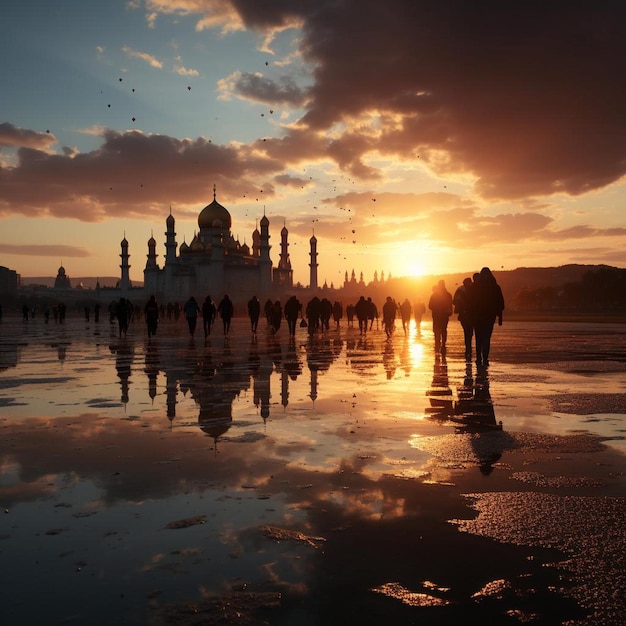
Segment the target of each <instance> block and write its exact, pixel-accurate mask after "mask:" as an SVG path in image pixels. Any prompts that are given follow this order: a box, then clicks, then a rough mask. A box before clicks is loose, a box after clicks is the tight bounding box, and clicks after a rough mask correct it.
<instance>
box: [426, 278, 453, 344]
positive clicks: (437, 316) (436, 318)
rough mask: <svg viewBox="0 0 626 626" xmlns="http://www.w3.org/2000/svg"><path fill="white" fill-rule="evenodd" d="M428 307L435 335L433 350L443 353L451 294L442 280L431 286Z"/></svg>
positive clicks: (450, 312) (446, 337)
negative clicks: (431, 291) (431, 290)
mask: <svg viewBox="0 0 626 626" xmlns="http://www.w3.org/2000/svg"><path fill="white" fill-rule="evenodd" d="M428 308H429V309H430V310H431V311H432V316H433V334H434V335H435V352H437V353H441V354H442V355H445V353H446V342H447V341H448V321H449V319H450V316H451V315H452V295H451V294H450V292H449V291H448V290H447V289H446V285H445V283H444V281H443V280H440V281H439V283H437V284H436V285H435V286H434V287H433V293H432V295H431V296H430V300H429V301H428Z"/></svg>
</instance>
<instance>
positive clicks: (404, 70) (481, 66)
mask: <svg viewBox="0 0 626 626" xmlns="http://www.w3.org/2000/svg"><path fill="white" fill-rule="evenodd" d="M233 6H234V7H235V8H236V10H237V11H238V12H239V14H240V15H241V17H242V19H243V21H244V23H245V24H246V25H247V26H248V27H252V28H257V29H260V30H271V29H277V28H282V27H284V25H285V24H289V23H294V24H295V23H299V24H301V25H302V29H303V39H302V43H301V50H302V52H303V54H304V55H305V57H306V59H307V60H309V61H310V62H312V63H313V64H314V65H315V71H314V74H313V78H314V84H313V86H312V87H311V89H310V91H309V97H310V103H309V104H308V108H307V112H306V114H305V115H304V117H303V119H302V124H303V125H305V126H306V127H308V128H310V129H313V130H318V131H324V130H326V129H328V128H330V127H332V126H333V125H336V124H340V123H346V122H349V121H350V120H351V119H358V118H359V117H361V116H364V115H370V114H381V115H384V116H389V117H391V118H393V119H394V124H393V126H384V127H382V128H381V133H380V135H379V136H378V137H376V138H372V137H371V136H370V135H368V136H367V140H365V139H362V140H361V142H358V141H357V139H356V137H355V135H356V136H358V135H359V134H360V135H364V133H362V132H361V133H359V132H358V131H357V132H355V131H354V130H352V131H350V130H349V131H347V132H348V133H349V134H350V135H353V137H352V139H351V141H350V145H351V147H352V151H351V154H352V158H347V159H346V158H345V157H343V158H342V155H341V153H339V154H334V156H335V158H337V159H338V162H340V163H341V164H342V165H343V166H345V167H348V168H352V170H353V171H354V173H355V174H356V173H358V174H359V175H371V172H367V171H365V172H361V171H359V168H358V167H356V165H357V164H358V163H359V158H358V157H359V155H363V153H364V152H365V151H367V150H371V149H374V148H375V149H377V150H379V151H381V152H383V153H388V154H390V155H392V154H393V155H400V156H407V157H409V156H410V157H413V156H416V155H418V154H419V155H420V157H421V158H422V159H423V162H424V163H427V164H428V165H429V166H430V167H431V168H432V169H433V170H435V171H437V172H438V173H457V172H463V173H471V174H473V175H474V176H475V177H476V178H477V181H476V190H477V191H478V192H479V193H481V194H482V195H483V196H484V197H488V198H507V199H513V198H522V197H525V196H529V195H531V196H532V195H535V196H540V195H546V194H551V193H555V192H565V193H568V194H573V195H577V194H583V193H585V192H588V191H590V190H593V189H598V188H600V187H603V186H606V185H608V184H609V183H611V182H614V181H616V180H618V179H619V178H621V177H622V176H623V175H624V173H625V172H626V125H625V124H624V123H623V112H624V110H626V86H625V84H624V81H623V80H621V77H622V76H624V74H625V73H626V72H625V70H626V36H624V34H625V33H624V23H625V21H624V19H625V17H626V5H624V4H623V3H619V2H610V1H609V2H607V1H600V2H595V3H593V4H591V3H588V2H582V0H579V1H576V0H574V1H567V2H565V1H563V0H557V1H556V2H550V3H521V4H510V3H502V2H493V1H492V2H481V3H479V4H478V5H476V4H472V3H467V2H463V1H461V0H456V1H453V2H439V3H432V2H425V1H420V0H390V1H388V2H384V3H381V2H378V1H374V0H342V1H341V2H336V1H333V2H329V1H327V0H326V1H325V0H318V1H315V2H313V1H311V0H299V1H298V0H293V1H289V2H274V3H271V4H270V5H267V4H266V3H258V2H256V1H255V0H233ZM339 141H340V142H341V140H339ZM442 155H445V156H446V157H447V158H445V159H443V160H442V159H441V156H442Z"/></svg>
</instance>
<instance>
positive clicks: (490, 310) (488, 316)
mask: <svg viewBox="0 0 626 626" xmlns="http://www.w3.org/2000/svg"><path fill="white" fill-rule="evenodd" d="M472 310H473V317H474V326H475V332H476V364H477V365H483V366H484V367H487V366H488V365H489V351H490V348H491V335H492V333H493V326H494V324H495V322H496V318H497V319H498V324H499V325H500V326H501V325H502V311H504V297H503V295H502V289H500V285H498V283H497V282H496V279H495V277H494V275H493V274H492V273H491V270H490V269H489V268H488V267H483V269H482V270H480V276H479V277H478V280H477V281H476V283H475V285H474V301H473V307H472Z"/></svg>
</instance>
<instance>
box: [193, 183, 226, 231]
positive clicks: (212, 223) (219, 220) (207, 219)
mask: <svg viewBox="0 0 626 626" xmlns="http://www.w3.org/2000/svg"><path fill="white" fill-rule="evenodd" d="M231 225H232V219H231V217H230V213H229V212H228V211H227V210H226V208H225V207H223V206H222V205H221V204H220V203H219V202H218V201H217V200H216V199H215V189H214V190H213V202H211V204H207V206H205V207H204V209H202V211H200V215H198V226H199V227H200V229H205V228H223V229H225V230H230V227H231Z"/></svg>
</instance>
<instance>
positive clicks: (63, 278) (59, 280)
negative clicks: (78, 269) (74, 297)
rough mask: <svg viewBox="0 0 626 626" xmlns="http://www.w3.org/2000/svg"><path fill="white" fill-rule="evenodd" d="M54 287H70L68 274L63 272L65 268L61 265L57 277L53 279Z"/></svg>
mask: <svg viewBox="0 0 626 626" xmlns="http://www.w3.org/2000/svg"><path fill="white" fill-rule="evenodd" d="M54 288H55V289H71V288H72V283H71V282H70V279H69V276H67V275H66V273H65V268H64V267H63V266H62V265H61V267H60V268H59V271H58V272H57V277H56V278H55V279H54Z"/></svg>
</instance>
